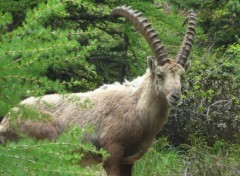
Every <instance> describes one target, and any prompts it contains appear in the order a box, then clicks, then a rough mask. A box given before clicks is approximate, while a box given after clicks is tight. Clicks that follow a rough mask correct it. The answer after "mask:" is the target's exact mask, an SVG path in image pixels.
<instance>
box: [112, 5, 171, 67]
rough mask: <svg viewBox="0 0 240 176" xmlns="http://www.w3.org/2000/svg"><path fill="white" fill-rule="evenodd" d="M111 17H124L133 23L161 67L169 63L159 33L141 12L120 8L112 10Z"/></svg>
mask: <svg viewBox="0 0 240 176" xmlns="http://www.w3.org/2000/svg"><path fill="white" fill-rule="evenodd" d="M111 16H114V17H120V16H123V17H125V18H126V19H127V20H129V21H131V22H132V23H133V25H134V26H135V27H136V28H137V29H138V30H139V32H140V33H141V34H142V35H143V36H144V37H145V39H146V40H147V42H148V44H149V45H150V46H151V49H152V52H153V54H154V55H155V58H156V60H157V63H158V64H159V65H164V64H165V63H166V62H169V59H168V57H167V54H166V53H165V52H164V46H163V45H162V44H161V41H160V40H159V39H158V35H157V33H156V32H155V31H154V30H153V29H152V27H151V24H150V23H148V20H147V18H145V17H143V16H142V13H141V12H138V11H137V10H133V9H131V7H130V6H129V7H126V6H120V7H116V8H115V9H113V10H112V13H111Z"/></svg>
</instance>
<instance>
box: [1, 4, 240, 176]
mask: <svg viewBox="0 0 240 176" xmlns="http://www.w3.org/2000/svg"><path fill="white" fill-rule="evenodd" d="M124 4H125V5H129V6H132V8H133V9H136V10H138V11H141V12H143V14H144V16H146V17H147V18H148V19H149V21H150V22H151V23H152V25H153V28H154V29H155V30H156V31H157V32H158V35H159V38H160V39H161V40H162V42H163V44H164V46H165V48H166V51H167V52H168V54H169V55H170V56H172V57H174V56H175V55H176V52H177V51H178V49H179V46H180V44H181V41H182V39H183V35H184V33H185V27H182V23H183V21H184V19H185V18H186V16H187V14H188V11H189V10H190V9H193V10H194V11H195V12H196V13H197V16H198V27H197V34H196V37H195V43H194V46H193V49H192V52H191V56H190V60H191V63H192V64H191V68H190V70H189V71H188V73H187V74H186V76H185V78H184V80H182V82H183V86H184V87H183V103H182V104H181V105H180V106H178V107H177V108H175V109H174V110H173V111H172V112H171V115H170V117H169V120H168V122H167V123H166V125H165V126H164V128H163V130H162V131H161V132H160V134H159V135H158V137H157V140H156V141H155V142H154V145H153V147H151V148H150V150H149V152H148V153H147V154H146V155H145V156H144V158H143V159H141V160H139V161H138V162H137V164H136V166H135V167H134V175H146V176H149V175H150V176H151V175H169V176H174V175H176V176H179V175H185V176H186V175H194V176H198V175H199V176H202V175H207V176H208V175H209V176H210V175H211V176H212V175H216V176H221V175H224V176H228V175H229V176H230V175H231V176H235V175H240V30H239V29H240V2H239V1H238V0H227V1H225V0H218V1H217V0H206V1H203V0H187V1H180V0H145V1H144V0H143V1H137V0H132V1H127V0H122V1H118V0H88V1H87V0H48V1H46V0H21V1H13V0H10V1H7V0H0V97H1V98H0V121H1V120H2V119H3V117H4V116H5V115H6V114H7V112H9V110H10V109H11V108H13V107H16V106H17V105H18V103H19V102H20V101H21V100H23V99H25V98H27V97H30V96H41V95H44V94H50V93H62V94H64V93H67V92H85V91H89V90H94V89H95V88H97V87H99V86H101V85H102V84H104V83H113V82H115V81H119V82H123V81H124V80H125V79H128V80H132V79H133V78H136V77H137V76H139V75H142V74H143V73H144V72H145V70H146V67H147V66H146V58H147V56H149V55H151V51H150V47H149V46H148V44H147V42H146V41H145V40H144V38H143V37H142V36H141V35H139V34H138V32H136V30H135V29H134V28H133V27H132V25H131V24H130V23H128V22H126V20H124V19H118V20H116V19H112V18H110V17H109V14H110V12H111V9H113V8H115V7H117V6H120V5H124ZM80 133H81V130H76V131H74V132H71V133H70V132H69V133H66V134H64V135H63V136H62V137H61V139H59V140H58V141H56V142H49V141H40V142H39V141H38V142H37V141H34V140H31V139H24V140H21V141H20V142H19V143H18V144H15V143H9V144H8V145H7V147H3V146H0V175H75V174H80V175H102V173H103V172H102V170H101V167H100V166H94V167H90V168H81V167H79V166H77V165H76V161H77V160H79V159H81V157H83V155H84V154H86V153H87V152H88V151H89V150H91V151H93V152H100V153H102V154H103V155H107V154H106V153H105V152H104V151H96V150H95V149H94V148H93V147H91V146H90V145H85V144H78V142H77V141H78V140H79V138H81V137H80V136H81V135H80V136H79V134H80ZM63 144H66V145H63ZM76 146H77V147H81V148H82V149H83V150H82V151H83V152H82V155H81V156H77V155H74V154H72V152H71V150H73V148H74V147H76Z"/></svg>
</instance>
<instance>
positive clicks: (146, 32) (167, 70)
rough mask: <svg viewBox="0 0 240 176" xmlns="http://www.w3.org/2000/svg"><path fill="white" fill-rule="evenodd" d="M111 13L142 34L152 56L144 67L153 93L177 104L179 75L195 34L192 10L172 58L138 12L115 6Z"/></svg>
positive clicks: (183, 69) (179, 89) (194, 20)
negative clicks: (182, 37)
mask: <svg viewBox="0 0 240 176" xmlns="http://www.w3.org/2000/svg"><path fill="white" fill-rule="evenodd" d="M111 15H112V16H124V17H125V18H126V19H128V20H129V21H131V22H132V23H133V24H134V26H135V27H136V28H137V29H138V30H139V32H140V33H141V34H142V35H143V36H144V37H145V39H146V40H147V42H148V43H149V45H150V47H151V49H152V52H153V54H154V57H155V61H154V60H153V59H151V58H148V67H149V69H150V71H151V75H152V79H153V81H154V83H155V86H156V89H155V90H156V91H157V92H156V93H158V94H163V95H164V96H165V98H166V99H167V101H168V104H169V105H170V106H176V105H178V104H179V103H180V102H181V76H182V75H183V74H184V73H185V67H186V62H187V58H188V55H189V53H190V50H191V47H192V44H193V39H194V34H195V28H196V14H195V13H194V12H193V11H190V12H189V16H188V18H187V20H188V27H187V31H186V34H185V37H184V39H183V42H182V45H181V47H180V49H179V51H178V54H177V56H176V58H175V59H170V58H168V56H167V54H166V53H165V52H164V46H163V45H162V44H161V41H160V40H159V39H158V35H157V33H156V32H155V31H154V30H153V29H152V27H151V24H149V23H148V20H147V19H146V18H144V17H143V16H142V14H141V13H139V12H138V11H136V10H132V9H131V7H126V6H121V7H117V8H115V9H114V10H113V11H112V14H111Z"/></svg>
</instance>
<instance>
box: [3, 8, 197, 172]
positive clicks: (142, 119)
mask: <svg viewBox="0 0 240 176" xmlns="http://www.w3.org/2000/svg"><path fill="white" fill-rule="evenodd" d="M111 15H112V16H113V17H118V16H123V17H125V18H126V19H128V20H129V21H131V22H132V23H133V24H134V26H135V27H136V28H137V29H138V31H139V32H140V33H141V34H142V35H143V36H144V37H145V38H146V40H147V42H148V43H149V45H150V47H151V49H152V51H153V54H154V58H155V60H153V59H151V58H148V60H147V63H148V69H147V71H146V73H145V74H144V75H143V76H141V77H139V78H137V79H135V80H133V81H132V82H126V83H124V84H114V85H105V86H102V87H100V88H99V89H97V90H95V91H92V92H87V93H75V94H68V95H67V96H68V97H70V98H73V99H74V98H79V99H80V100H81V101H84V100H86V99H89V100H90V101H91V103H93V107H87V108H81V106H78V105H76V104H75V103H74V102H72V101H69V100H68V99H66V98H64V96H63V95H59V94H53V95H45V96H42V97H38V98H35V97H31V98H28V99H26V100H24V101H22V102H21V105H25V106H27V107H34V108H36V109H38V110H39V111H41V112H42V113H45V114H47V115H48V116H50V120H49V121H47V122H34V121H31V120H27V121H23V120H19V122H18V123H19V128H20V129H21V131H22V132H23V133H25V134H27V135H29V136H31V137H35V138H37V139H45V138H48V139H53V138H57V137H59V135H61V134H62V133H63V132H64V130H65V129H66V128H67V127H69V126H70V125H77V126H79V127H81V128H83V127H86V126H87V125H92V126H94V128H95V131H94V133H93V134H91V135H88V136H87V139H86V140H88V141H91V142H92V143H93V144H94V145H96V147H97V148H103V149H105V150H107V151H108V152H109V153H110V157H108V158H107V159H106V160H104V161H103V166H104V169H105V171H106V173H107V175H108V176H112V175H114V176H128V175H131V171H132V166H133V164H134V163H135V161H136V160H138V159H139V158H141V157H142V156H143V154H144V153H145V152H146V151H147V149H148V148H149V146H150V145H151V143H152V140H153V139H154V137H155V135H156V134H157V133H158V132H159V130H160V129H161V127H162V126H163V125H164V123H165V121H166V119H167V118H168V115H169V112H170V109H171V108H172V107H174V106H177V105H178V104H179V103H180V102H181V82H180V79H181V77H182V76H183V74H184V73H185V66H186V62H187V58H188V55H189V53H190V49H191V47H192V44H193V38H194V33H195V27H196V15H195V13H194V12H193V11H190V13H189V16H188V27H187V31H186V34H185V37H184V40H183V42H182V45H181V47H180V49H179V52H178V54H177V56H176V58H175V59H170V58H168V57H167V55H166V53H165V52H164V47H163V46H162V44H161V41H160V40H159V39H158V36H157V33H156V32H154V30H153V29H152V28H151V25H150V24H149V23H148V21H147V19H146V18H144V17H142V14H141V13H139V12H137V11H135V10H132V9H131V7H125V6H122V7H117V8H115V9H114V10H113V11H112V14H111ZM49 104H50V106H49ZM9 115H10V114H9ZM0 139H1V141H2V142H3V143H5V142H6V141H7V139H14V140H18V135H17V133H16V130H15V129H14V128H12V127H11V125H10V124H9V121H8V118H7V117H5V118H4V120H3V121H2V123H1V126H0ZM98 161H101V160H99V159H98ZM83 162H84V161H83Z"/></svg>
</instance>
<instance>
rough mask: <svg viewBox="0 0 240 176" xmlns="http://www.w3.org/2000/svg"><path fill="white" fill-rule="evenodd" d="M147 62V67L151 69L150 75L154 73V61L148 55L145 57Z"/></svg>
mask: <svg viewBox="0 0 240 176" xmlns="http://www.w3.org/2000/svg"><path fill="white" fill-rule="evenodd" d="M147 64H148V68H149V70H150V71H151V73H152V75H154V73H155V61H154V60H153V58H152V57H150V56H149V57H148V58H147Z"/></svg>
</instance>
